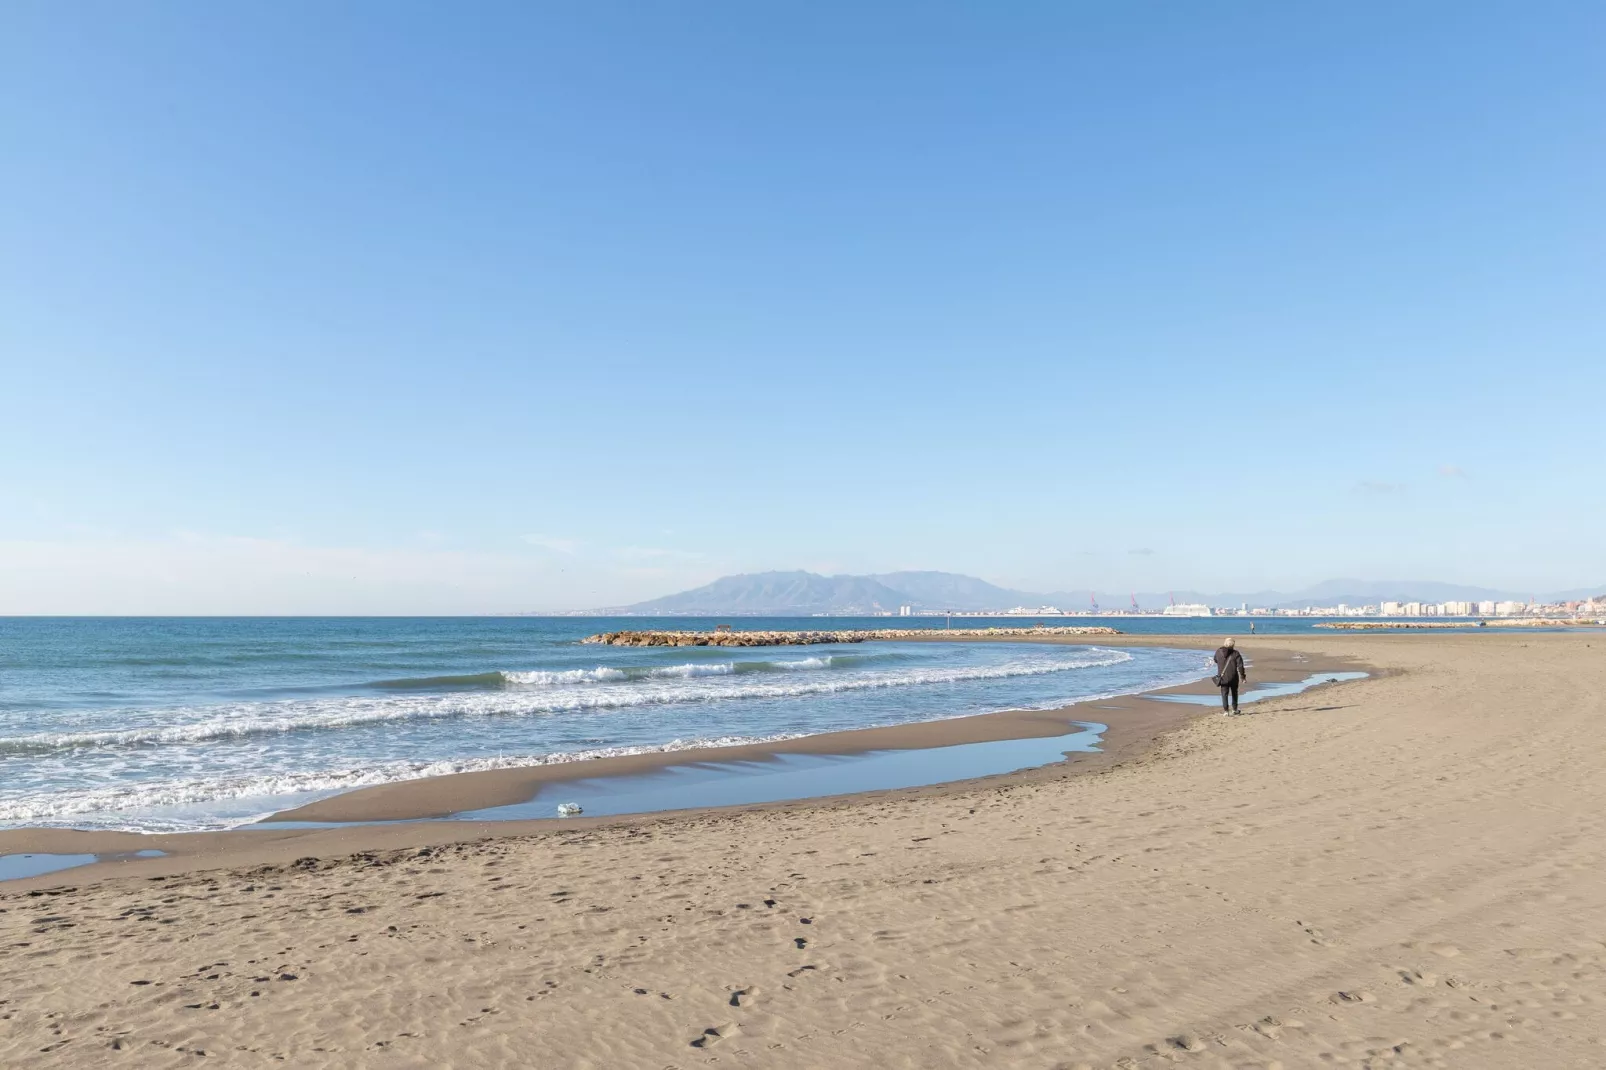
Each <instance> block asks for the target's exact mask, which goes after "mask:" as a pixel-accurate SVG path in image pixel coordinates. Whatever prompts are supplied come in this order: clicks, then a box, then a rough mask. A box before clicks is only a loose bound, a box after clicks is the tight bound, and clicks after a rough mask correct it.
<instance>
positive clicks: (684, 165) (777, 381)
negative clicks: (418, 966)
mask: <svg viewBox="0 0 1606 1070" xmlns="http://www.w3.org/2000/svg"><path fill="white" fill-rule="evenodd" d="M1603 32H1606V8H1602V7H1600V6H1598V5H1588V4H1581V3H1561V4H1555V5H1547V6H1546V7H1545V8H1544V10H1543V12H1542V14H1538V15H1536V14H1535V13H1534V12H1533V11H1532V9H1530V8H1528V7H1524V6H1521V5H1515V4H1504V3H1492V4H1483V5H1477V6H1475V7H1467V6H1464V5H1450V4H1447V3H1437V2H1429V3H1424V4H1417V5H1411V6H1409V7H1407V8H1383V7H1372V8H1368V7H1366V6H1364V5H1363V6H1349V7H1332V8H1325V9H1311V8H1297V9H1296V8H1279V7H1275V6H1267V5H1249V4H1239V5H1227V6H1224V7H1223V6H1211V7H1176V8H1168V9H1166V10H1165V11H1164V12H1163V13H1162V12H1159V11H1158V10H1157V9H1153V8H1145V7H1142V6H1131V7H1112V8H1097V9H1095V8H1090V7H1083V6H1075V5H1070V6H1059V7H1055V6H1049V7H1039V8H1010V9H993V8H986V7H974V8H969V9H965V8H960V9H945V10H936V9H931V8H929V7H927V6H924V5H904V4H898V3H891V4H883V5H872V6H870V7H865V6H863V5H847V4H839V3H825V4H820V5H812V6H810V7H808V8H806V9H786V10H781V9H775V8H765V7H742V6H736V5H729V6H716V7H715V8H711V9H695V10H692V9H685V8H677V9H669V8H663V9H654V8H643V7H636V8H633V9H630V8H616V7H609V6H607V5H588V6H580V7H570V8H542V7H539V6H534V7H532V6H529V5H519V4H511V3H499V2H494V0H493V2H490V3H486V4H484V5H481V6H479V7H477V8H476V14H475V17H474V18H472V19H467V18H459V17H455V16H454V14H453V13H451V12H447V11H444V10H442V9H435V8H431V7H429V6H425V5H389V4H387V5H379V4H377V3H373V2H371V0H357V2H355V3H351V4H344V5H340V6H338V7H332V8H324V9H319V10H316V11H314V10H313V9H310V8H306V7H298V6H295V5H288V6H284V5H281V6H273V5H255V6H238V5H235V6H227V7H222V8H217V9H213V10H208V11H207V12H206V13H205V17H200V15H199V14H198V13H197V11H196V9H195V8H193V7H189V6H185V5H160V4H158V5H143V6H139V7H137V8H136V7H118V6H107V5H91V6H84V5H45V4H22V5H11V6H9V7H8V8H6V10H5V11H3V12H0V87H3V88H4V90H5V91H4V92H0V137H3V138H4V140H5V143H6V144H7V146H8V148H9V149H10V151H9V152H8V161H7V163H8V166H7V167H6V168H5V169H4V171H3V172H0V248H4V249H5V250H6V251H7V254H8V255H4V256H0V371H3V373H4V381H5V390H4V394H3V395H0V407H3V412H4V416H5V418H4V419H3V420H0V466H3V468H0V471H3V479H4V482H3V484H0V485H3V487H4V492H3V494H0V614H35V613H50V614H167V613H203V614H210V613H221V614H263V613H269V614H271V613H289V614H358V615H361V614H375V613H377V614H398V613H424V614H429V613H445V614H460V613H469V614H474V613H506V612H563V611H570V610H580V609H592V608H596V607H602V606H610V605H624V604H629V603H633V602H638V601H643V600H646V599H649V598H653V597H657V596H661V595H666V594H670V593H673V592H677V591H681V590H686V589H689V588H693V587H696V586H698V585H700V584H703V583H707V582H709V581H711V580H713V579H715V578H718V577H720V576H725V575H730V574H736V573H751V572H759V571H764V570H767V569H772V568H773V569H792V568H802V569H807V570H810V571H815V572H820V573H823V574H827V575H831V574H838V573H842V574H853V575H864V574H874V573H886V572H895V571H900V570H906V569H922V568H933V569H940V570H943V571H952V572H957V573H963V574H967V575H972V576H979V577H983V578H986V579H987V580H989V581H991V582H993V583H996V584H999V585H1001V586H1005V587H1011V588H1017V589H1022V590H1028V591H1054V590H1066V589H1081V588H1092V589H1094V590H1099V591H1103V590H1109V591H1111V592H1112V593H1113V594H1115V595H1117V596H1119V595H1120V594H1121V593H1122V592H1127V591H1132V590H1137V591H1145V590H1148V591H1153V590H1165V589H1168V588H1176V589H1183V588H1186V589H1192V590H1198V591H1253V590H1265V589H1273V590H1285V591H1286V590H1299V589H1301V588H1303V587H1307V586H1309V585H1311V584H1315V583H1318V582H1321V581H1323V580H1326V579H1329V578H1332V577H1335V576H1359V577H1383V578H1388V577H1399V576H1404V577H1426V578H1431V579H1433V580H1436V581H1439V582H1448V583H1464V584H1469V585H1477V586H1485V587H1491V588H1498V589H1506V590H1514V591H1534V592H1546V591H1559V590H1567V589H1573V588H1579V587H1583V586H1585V585H1588V584H1590V583H1594V582H1598V581H1601V580H1606V561H1603V559H1602V555H1601V552H1600V542H1601V540H1600V532H1601V531H1602V530H1606V470H1603V462H1602V459H1601V452H1602V451H1601V450H1600V448H1599V440H1600V437H1601V429H1602V426H1603V425H1602V420H1603V418H1606V417H1603V414H1606V407H1603V401H1606V360H1602V359H1601V353H1602V352H1603V351H1606V311H1603V305H1602V302H1601V301H1600V294H1601V293H1602V292H1606V269H1603V261H1602V259H1601V257H1600V250H1601V249H1602V248H1606V214H1603V212H1602V211H1601V208H1600V204H1599V192H1598V191H1599V190H1600V189H1601V188H1602V186H1603V185H1606V166H1603V164H1606V146H1603V143H1602V141H1601V139H1600V138H1598V137H1593V136H1590V134H1589V132H1590V131H1594V130H1597V129H1599V127H1600V121H1601V118H1602V116H1601V111H1602V105H1601V101H1602V100H1603V99H1606V94H1603V92H1602V91H1603V90H1606V75H1603V73H1602V68H1601V65H1600V63H1599V56H1598V48H1596V46H1595V42H1598V41H1599V40H1600V39H1601V37H1602V34H1603ZM1592 458H1593V459H1592Z"/></svg>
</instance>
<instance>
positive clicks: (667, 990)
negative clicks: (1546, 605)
mask: <svg viewBox="0 0 1606 1070" xmlns="http://www.w3.org/2000/svg"><path fill="white" fill-rule="evenodd" d="M1591 640H1594V642H1593V643H1592V642H1591ZM1599 640H1600V637H1599V636H1592V635H1580V634H1572V635H1564V634H1558V635H1541V634H1531V635H1510V634H1504V635H1491V634H1472V635H1444V634H1431V633H1429V634H1422V633H1417V634H1403V635H1334V636H1320V637H1313V636H1300V637H1297V638H1294V637H1258V638H1256V639H1254V640H1252V641H1251V640H1247V639H1246V646H1248V647H1249V651H1250V653H1251V655H1252V656H1253V658H1254V659H1255V662H1256V666H1257V668H1258V669H1260V672H1258V673H1257V674H1256V679H1257V680H1258V679H1264V678H1267V677H1268V675H1269V666H1270V665H1271V662H1272V660H1273V658H1274V657H1280V658H1284V659H1286V669H1285V670H1284V671H1285V672H1286V673H1287V674H1288V676H1289V677H1290V678H1292V677H1295V676H1297V677H1303V676H1305V675H1307V674H1308V673H1309V672H1311V671H1313V670H1314V669H1319V668H1329V667H1331V668H1356V667H1359V668H1367V669H1375V670H1377V676H1376V677H1375V678H1373V679H1369V680H1365V681H1360V682H1356V683H1345V684H1339V685H1333V686H1330V687H1324V688H1321V689H1319V690H1315V691H1311V692H1307V693H1305V694H1303V695H1298V696H1293V697H1287V698H1277V699H1270V700H1267V701H1266V702H1264V703H1262V704H1259V705H1257V706H1254V707H1246V710H1252V711H1253V712H1252V713H1251V714H1250V715H1247V716H1244V717H1241V718H1230V719H1229V718H1221V717H1219V716H1214V715H1208V714H1206V712H1205V711H1203V710H1201V709H1200V708H1198V707H1190V706H1186V705H1182V704H1177V703H1163V702H1153V701H1148V700H1142V699H1123V700H1120V703H1119V705H1121V706H1123V707H1125V705H1126V704H1127V703H1131V704H1133V705H1132V709H1131V720H1132V722H1133V727H1132V730H1131V731H1130V732H1129V733H1127V734H1126V735H1125V736H1124V737H1123V739H1117V738H1116V737H1115V736H1114V734H1113V732H1114V729H1115V726H1116V724H1117V723H1118V722H1121V721H1122V720H1124V719H1125V717H1124V716H1123V714H1122V713H1121V711H1109V710H1105V711H1101V712H1102V713H1103V714H1107V716H1099V717H1097V718H1095V717H1092V716H1091V715H1088V716H1081V715H1077V714H1075V713H1074V712H1073V713H1072V716H1073V717H1075V718H1076V719H1084V720H1092V719H1097V720H1101V721H1103V722H1104V723H1106V724H1109V725H1111V728H1112V737H1111V751H1110V752H1109V753H1107V754H1104V755H1101V756H1087V757H1085V758H1078V759H1075V760H1073V761H1070V762H1066V763H1059V764H1055V765H1050V766H1046V767H1043V768H1039V769H1033V770H1026V771H1022V772H1019V773H1014V774H1009V775H1006V776H1000V777H992V778H988V779H986V780H982V781H973V782H968V783H964V784H957V785H943V786H938V787H932V788H922V789H913V790H906V791H896V792H882V793H871V794H869V795H863V796H853V797H847V798H840V799H831V800H818V801H811V802H801V803H786V804H778V805H774V806H765V807H738V808H732V809H726V810H717V811H702V812H691V813H680V814H669V815H649V816H644V817H631V818H614V819H607V820H605V821H597V822H587V821H585V820H584V819H582V820H581V821H578V822H572V823H563V822H556V821H549V822H535V823H530V824H529V825H527V826H515V825H511V824H506V825H496V826H465V825H461V824H452V825H443V824H428V823H416V824H399V825H385V826H362V827H356V828H343V829H333V830H306V831H298V830H282V831H265V830H264V831H251V832H235V833H226V834H208V835H206V836H202V837H194V838H193V842H195V843H199V842H200V841H208V842H210V843H211V845H212V846H211V847H209V848H205V849H195V850H191V849H188V848H186V849H184V850H182V851H181V852H178V853H175V855H174V856H173V857H170V858H163V859H146V860H139V861H134V862H128V863H123V864H120V865H118V866H116V867H115V868H113V867H107V866H97V867H88V868H85V869H82V870H75V871H71V872H70V873H66V874H57V875H54V876H47V877H40V878H35V879H33V880H29V881H19V882H14V883H11V884H8V885H5V886H0V911H3V913H0V946H4V947H6V948H7V954H6V955H5V956H4V958H3V959H0V1000H4V1001H5V1002H4V1004H0V1019H3V1022H4V1026H3V1028H0V1065H4V1066H7V1067H12V1066H17V1067H32V1066H63V1065H69V1066H70V1065H90V1064H91V1063H99V1062H105V1061H123V1062H127V1063H128V1064H129V1065H137V1066H169V1065H179V1064H185V1065H189V1064H191V1063H193V1062H194V1061H195V1060H198V1059H199V1058H201V1056H199V1055H198V1054H196V1053H197V1052H200V1051H205V1052H206V1058H207V1059H208V1061H209V1064H211V1065H226V1066H258V1065H261V1066H267V1065H285V1064H286V1063H288V1064H290V1065H296V1066H329V1067H336V1066H339V1067H349V1066H362V1067H367V1066H373V1067H393V1066H418V1067H424V1066H504V1065H520V1066H565V1067H569V1066H572V1067H636V1066H643V1067H664V1066H679V1067H690V1066H701V1065H704V1064H712V1063H714V1062H716V1061H717V1062H723V1063H726V1064H736V1065H752V1066H764V1067H800V1068H801V1067H818V1066H822V1065H837V1066H844V1067H859V1066H864V1067H929V1066H1016V1065H1020V1066H1043V1067H1056V1066H1058V1067H1066V1068H1070V1067H1078V1066H1085V1067H1117V1066H1118V1067H1122V1068H1132V1067H1161V1066H1166V1067H1170V1066H1174V1065H1178V1064H1180V1065H1195V1066H1201V1067H1229V1066H1230V1067H1251V1066H1259V1067H1272V1066H1277V1065H1281V1066H1283V1067H1285V1068H1292V1067H1303V1066H1328V1065H1339V1066H1342V1065H1350V1066H1383V1065H1400V1066H1410V1065H1421V1066H1433V1065H1439V1066H1451V1067H1474V1068H1482V1067H1493V1068H1500V1067H1512V1068H1517V1067H1524V1068H1527V1067H1537V1066H1598V1065H1602V1063H1603V1060H1602V1059H1601V1055H1602V1053H1603V1052H1606V1046H1602V1044H1601V1043H1600V1039H1601V1038H1602V1037H1606V1010H1603V1008H1606V878H1602V877H1601V876H1600V873H1601V872H1602V869H1601V862H1602V854H1603V852H1606V848H1603V847H1602V846H1601V845H1602V843H1603V842H1606V840H1603V838H1602V835H1601V834H1602V832H1606V818H1603V817H1602V816H1601V815H1602V814H1603V813H1606V807H1603V806H1602V803H1606V746H1603V745H1602V744H1606V727H1603V725H1606V720H1603V717H1602V715H1603V714H1606V649H1602V648H1601V646H1600V641H1599ZM1137 641H1141V642H1156V643H1160V644H1163V645H1172V646H1181V645H1188V643H1187V641H1186V640H1178V639H1174V638H1173V639H1156V638H1151V637H1145V638H1144V639H1143V640H1137ZM1299 653H1303V654H1305V655H1307V656H1309V657H1310V659H1311V660H1308V661H1304V662H1299V661H1296V660H1294V656H1295V655H1296V654H1299ZM1318 659H1320V660H1318ZM1514 670H1520V671H1514ZM1205 689H1206V690H1208V685H1206V687H1205ZM1094 705H1099V704H1094ZM1002 716H1003V715H1001V717H1002ZM1149 716H1152V717H1153V718H1155V720H1153V721H1152V722H1148V728H1147V729H1143V728H1140V727H1138V726H1137V722H1138V720H1139V719H1140V718H1141V717H1149ZM1167 718H1169V720H1166V719H1167ZM1065 719H1066V717H1065V713H1063V712H1062V713H1061V715H1060V718H1059V720H1058V726H1056V727H1055V729H1054V730H1055V731H1062V730H1063V728H1062V727H1061V726H1063V724H1064V721H1065ZM978 720H980V719H978ZM996 723H999V724H1003V723H1010V724H1015V725H1017V726H1019V725H1021V724H1023V723H1025V722H1024V721H1022V720H1021V719H1020V718H1019V717H1014V718H1010V717H1003V719H1001V720H999V721H997V722H996ZM945 724H953V722H945ZM946 730H947V731H960V732H963V731H968V730H969V729H965V728H963V727H960V728H949V729H946ZM1145 731H1146V732H1147V736H1145ZM474 790H475V791H478V790H479V789H478V788H475V789H474ZM497 790H500V789H497ZM87 835H88V834H81V835H80V836H79V837H74V836H73V834H68V833H60V832H54V833H43V832H37V833H31V832H23V833H6V834H4V836H5V837H6V842H5V844H4V846H3V847H0V850H5V851H11V850H18V849H35V850H38V849H43V848H42V847H41V846H39V843H40V842H43V840H40V841H38V842H36V843H35V844H34V845H33V846H32V847H31V848H26V847H24V846H22V845H19V843H18V840H19V838H21V839H26V838H27V837H30V836H33V837H42V838H48V837H66V838H68V839H74V838H76V839H77V841H78V843H79V844H80V846H78V847H76V848H67V849H80V850H81V849H84V847H83V846H82V845H85V844H87V843H88V842H89V841H88V840H87V839H84V838H83V837H84V836H87ZM476 837H481V838H476ZM127 839H128V841H129V843H131V844H132V845H133V846H135V847H140V848H149V847H161V848H163V849H166V847H167V845H166V844H165V843H164V842H162V841H171V840H179V839H184V838H183V837H130V838H127ZM452 841H464V842H452ZM435 845H442V846H438V847H437V846H435ZM52 849H63V848H61V847H60V846H55V847H53V848H52ZM105 849H109V850H116V849H128V843H124V844H116V845H110V846H107V847H106V848H105ZM353 852H357V853H355V854H354V853H353ZM296 859H300V861H296ZM204 866H225V867H232V868H222V869H211V870H209V871H204V872H203V871H199V870H200V868H201V867H204ZM151 877H163V879H160V880H152V879H149V878H151Z"/></svg>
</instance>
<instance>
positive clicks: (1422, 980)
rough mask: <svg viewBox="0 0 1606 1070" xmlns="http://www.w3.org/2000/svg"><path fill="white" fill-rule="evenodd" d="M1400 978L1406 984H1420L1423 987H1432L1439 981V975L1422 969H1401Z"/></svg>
mask: <svg viewBox="0 0 1606 1070" xmlns="http://www.w3.org/2000/svg"><path fill="white" fill-rule="evenodd" d="M1400 980H1402V981H1404V982H1405V983H1406V984H1408V985H1421V986H1422V987H1423V988H1432V987H1433V986H1434V985H1436V984H1438V983H1439V975H1438V974H1436V973H1429V972H1424V971H1422V970H1401V971H1400Z"/></svg>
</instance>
